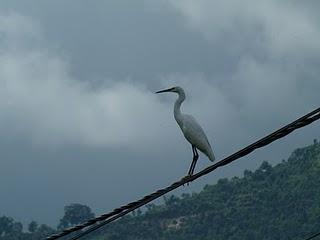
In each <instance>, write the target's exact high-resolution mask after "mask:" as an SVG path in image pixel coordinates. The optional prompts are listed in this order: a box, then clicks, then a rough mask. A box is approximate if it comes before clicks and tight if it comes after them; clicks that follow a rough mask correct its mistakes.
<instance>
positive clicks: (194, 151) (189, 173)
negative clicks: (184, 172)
mask: <svg viewBox="0 0 320 240" xmlns="http://www.w3.org/2000/svg"><path fill="white" fill-rule="evenodd" d="M192 153H193V159H192V163H191V166H190V168H189V171H188V175H189V176H191V175H192V173H193V171H194V168H195V166H196V162H197V160H198V157H199V155H198V153H197V150H196V148H195V147H194V146H192Z"/></svg>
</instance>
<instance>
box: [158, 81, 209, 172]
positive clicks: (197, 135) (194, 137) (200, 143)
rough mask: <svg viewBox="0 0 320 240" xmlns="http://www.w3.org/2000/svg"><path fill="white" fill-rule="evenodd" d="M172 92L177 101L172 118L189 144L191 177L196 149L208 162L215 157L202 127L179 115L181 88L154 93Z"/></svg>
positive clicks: (183, 95)
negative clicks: (175, 94) (190, 148)
mask: <svg viewBox="0 0 320 240" xmlns="http://www.w3.org/2000/svg"><path fill="white" fill-rule="evenodd" d="M164 92H173V93H177V94H178V96H179V97H178V99H177V100H176V102H175V103H174V118H175V119H176V121H177V123H178V125H179V127H180V128H181V131H182V132H183V135H184V137H185V138H186V139H187V140H188V142H189V143H191V146H192V153H193V160H192V163H191V166H190V168H189V171H188V176H192V175H193V172H194V168H195V166H196V163H197V161H198V158H199V154H198V152H197V149H198V150H200V151H201V152H202V153H204V154H205V155H206V156H207V157H208V158H209V160H210V161H212V162H213V161H214V160H215V157H214V154H213V151H212V148H211V146H210V143H209V141H208V138H207V136H206V134H205V133H204V131H203V129H202V127H201V126H200V125H199V124H198V122H197V121H196V120H195V119H194V117H193V116H191V115H188V114H183V113H181V110H180V107H181V104H182V102H183V101H184V100H185V99H186V95H185V93H184V90H183V88H181V87H178V86H177V87H172V88H168V89H165V90H161V91H158V92H156V93H164Z"/></svg>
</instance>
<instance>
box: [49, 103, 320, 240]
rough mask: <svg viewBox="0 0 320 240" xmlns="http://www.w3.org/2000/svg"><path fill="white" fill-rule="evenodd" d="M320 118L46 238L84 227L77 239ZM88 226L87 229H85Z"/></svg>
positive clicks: (317, 114)
mask: <svg viewBox="0 0 320 240" xmlns="http://www.w3.org/2000/svg"><path fill="white" fill-rule="evenodd" d="M319 119H320V108H317V109H315V110H314V111H312V112H310V113H308V114H306V115H304V116H303V117H301V118H299V119H297V120H295V121H294V122H292V123H290V124H288V125H286V126H284V127H282V128H280V129H279V130H277V131H275V132H273V133H271V134H269V135H267V136H265V137H263V138H261V139H260V140H258V141H256V142H254V143H252V144H250V145H249V146H247V147H245V148H243V149H241V150H239V151H237V152H236V153H233V154H232V155H230V156H228V157H226V158H224V159H223V160H221V161H219V162H217V163H215V164H213V165H211V166H209V167H207V168H205V169H204V170H202V171H200V172H198V173H196V174H194V175H192V176H186V177H184V178H182V179H181V180H179V181H177V182H175V183H173V184H171V185H170V186H168V187H166V188H163V189H160V190H158V191H156V192H153V193H151V194H149V195H146V196H144V197H143V198H141V199H139V200H137V201H134V202H131V203H129V204H127V205H124V206H121V207H119V208H116V209H114V210H113V211H111V212H109V213H106V214H103V215H101V216H99V217H96V218H93V219H91V220H89V221H87V222H85V223H83V224H80V225H77V226H74V227H71V228H68V229H65V230H63V231H62V232H60V233H58V234H53V235H51V236H49V237H47V238H46V240H54V239H58V238H60V237H63V236H66V235H68V234H70V233H73V232H76V231H79V230H82V229H84V230H83V231H81V232H80V233H79V234H77V235H75V236H74V237H73V238H71V239H70V240H76V239H79V238H80V237H82V236H84V235H87V234H88V233H90V232H93V231H95V230H96V229H98V228H100V227H102V226H104V225H106V224H108V223H110V222H113V221H115V220H116V219H118V218H120V217H122V216H124V215H126V214H128V213H130V212H132V211H134V210H135V209H137V208H139V207H142V206H144V205H146V204H147V203H149V202H151V201H153V200H155V199H157V198H159V197H161V196H162V195H164V194H166V193H168V192H171V191H172V190H174V189H176V188H178V187H180V186H182V185H184V184H186V183H188V182H192V181H194V180H196V179H198V178H200V177H202V176H204V175H206V174H208V173H210V172H212V171H214V170H215V169H217V168H219V167H222V166H225V165H227V164H229V163H231V162H233V161H235V160H237V159H239V158H242V157H244V156H246V155H248V154H250V153H251V152H253V151H254V150H256V149H258V148H262V147H264V146H266V145H269V144H270V143H272V142H274V141H276V140H278V139H280V138H283V137H285V136H286V135H288V134H290V133H291V132H293V131H294V130H297V129H299V128H302V127H305V126H307V125H309V124H311V123H313V122H314V121H316V120H319ZM90 226H91V227H90ZM85 228H86V229H85Z"/></svg>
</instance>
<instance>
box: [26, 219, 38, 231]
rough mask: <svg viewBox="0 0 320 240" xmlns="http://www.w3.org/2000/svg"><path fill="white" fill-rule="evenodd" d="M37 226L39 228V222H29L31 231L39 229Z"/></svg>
mask: <svg viewBox="0 0 320 240" xmlns="http://www.w3.org/2000/svg"><path fill="white" fill-rule="evenodd" d="M37 228H38V223H37V222H35V221H32V222H31V223H29V226H28V230H29V232H31V233H34V232H36V231H37Z"/></svg>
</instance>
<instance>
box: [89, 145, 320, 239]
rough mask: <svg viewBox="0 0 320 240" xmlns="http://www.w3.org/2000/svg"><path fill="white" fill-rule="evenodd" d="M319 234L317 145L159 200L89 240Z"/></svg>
mask: <svg viewBox="0 0 320 240" xmlns="http://www.w3.org/2000/svg"><path fill="white" fill-rule="evenodd" d="M317 231H320V145H319V144H318V143H316V142H315V144H313V145H312V146H308V147H305V148H301V149H297V150H295V151H294V152H293V153H292V155H291V156H290V158H289V159H288V160H287V161H283V162H282V163H280V164H278V165H276V166H274V167H272V166H271V165H269V164H268V163H267V162H264V163H263V164H262V165H261V166H260V167H259V169H257V170H256V171H254V172H251V171H245V172H244V176H243V177H241V178H239V177H234V178H232V179H221V180H219V181H218V183H217V184H215V185H207V186H206V187H205V188H204V189H203V190H202V191H201V192H200V193H194V194H192V195H189V194H184V195H182V197H180V198H178V197H176V196H170V197H166V198H165V204H164V205H160V206H156V205H153V204H152V205H149V206H148V210H147V211H146V212H145V213H141V212H136V213H135V214H134V215H132V216H129V217H126V218H124V219H122V220H121V221H118V222H116V223H114V224H113V225H110V226H109V227H106V228H104V229H103V230H102V231H101V232H100V233H99V235H96V236H93V237H92V238H91V239H99V240H100V239H105V240H109V239H110V240H111V239H112V240H116V239H118V240H120V239H121V240H122V239H128V240H133V239H135V240H138V239H141V240H142V239H143V240H147V239H153V240H156V239H161V240H167V239H172V240H173V239H174V240H179V239H181V240H182V239H183V240H185V239H193V240H196V239H201V240H204V239H208V240H209V239H210V240H212V239H221V240H222V239H223V240H225V239H228V240H231V239H232V240H235V239H241V240H243V239H248V240H250V239H252V240H253V239H255V240H256V239H270V240H271V239H272V240H275V239H302V238H303V237H306V236H308V235H309V234H310V233H314V232H317Z"/></svg>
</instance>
